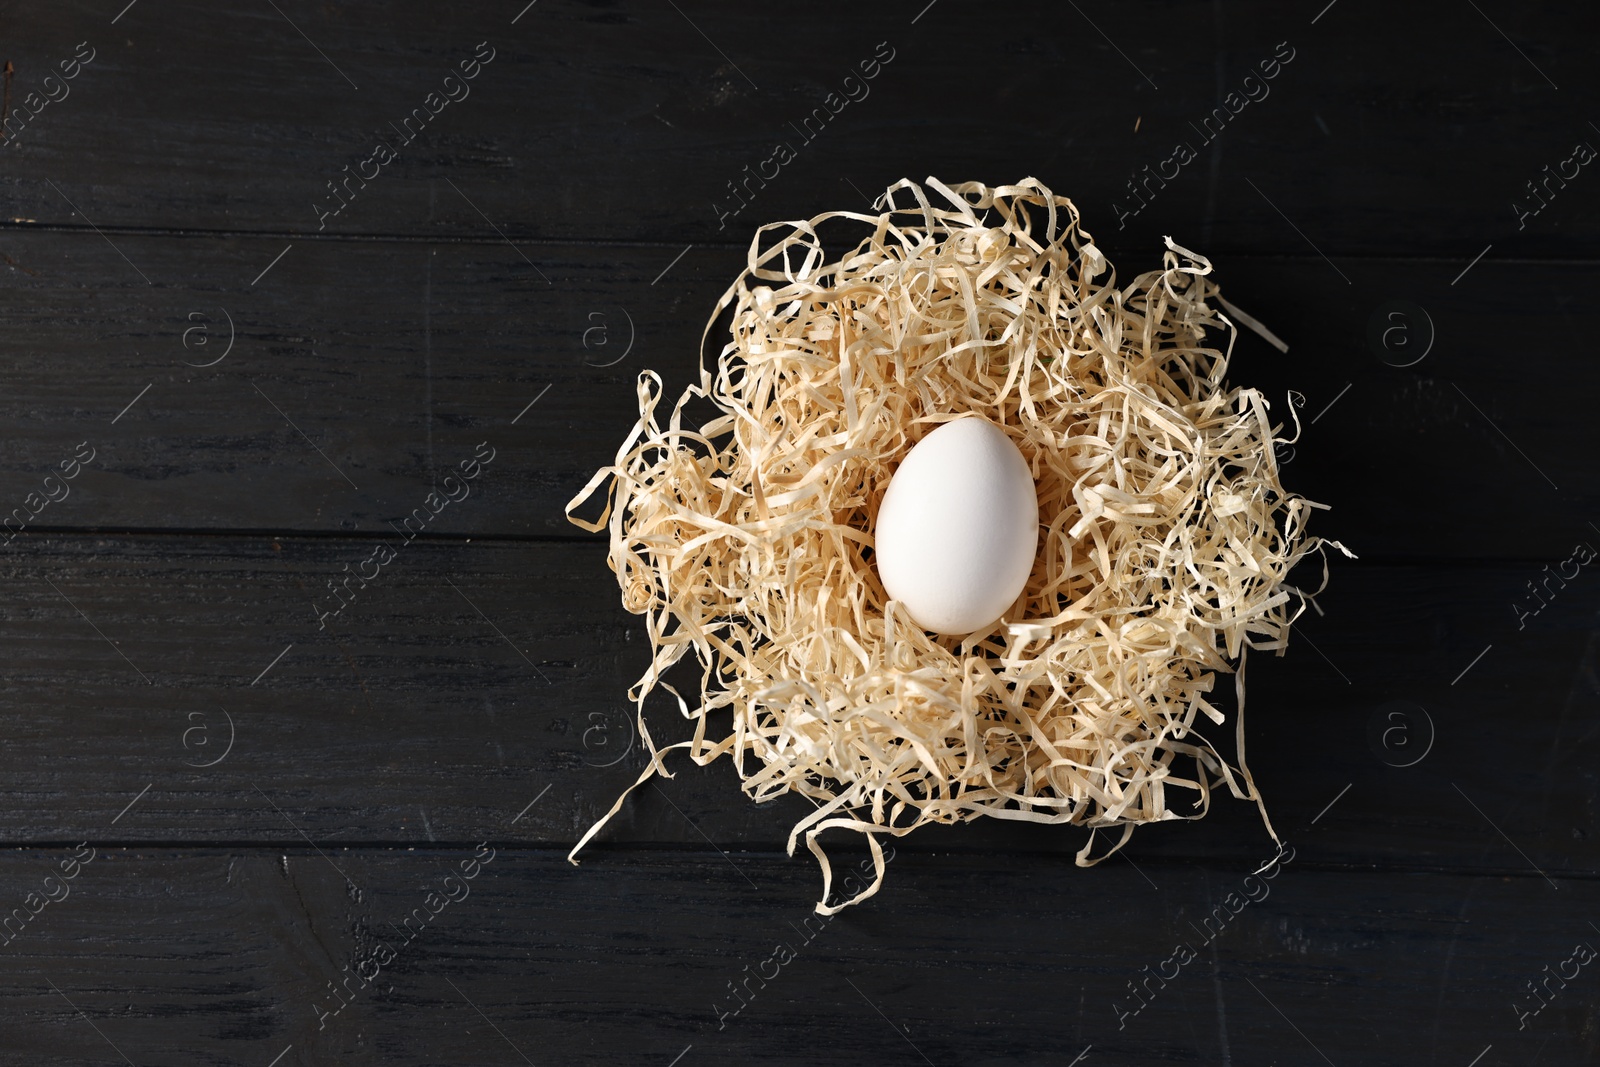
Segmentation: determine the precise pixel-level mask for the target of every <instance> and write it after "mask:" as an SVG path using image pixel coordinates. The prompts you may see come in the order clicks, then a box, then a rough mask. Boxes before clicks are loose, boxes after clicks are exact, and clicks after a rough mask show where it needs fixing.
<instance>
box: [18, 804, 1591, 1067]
mask: <svg viewBox="0 0 1600 1067" xmlns="http://www.w3.org/2000/svg"><path fill="white" fill-rule="evenodd" d="M509 814H510V813H502V815H503V816H504V817H509ZM501 821H503V819H502V820H501ZM483 832H484V834H485V836H487V837H490V838H492V837H493V833H492V829H491V828H489V827H485V828H484V830H483ZM1319 845H1320V842H1319V841H1317V840H1316V838H1315V836H1314V835H1307V836H1306V837H1305V838H1304V839H1303V840H1301V841H1300V842H1298V843H1297V845H1296V848H1295V856H1294V859H1293V860H1292V862H1290V863H1288V864H1287V865H1284V866H1282V867H1281V868H1280V869H1279V870H1278V871H1277V873H1276V875H1275V876H1274V877H1272V878H1270V879H1260V878H1257V879H1249V880H1248V881H1247V879H1248V876H1249V875H1250V872H1251V870H1252V867H1253V864H1239V865H1232V866H1229V865H1206V866H1200V867H1147V868H1145V873H1146V874H1147V875H1150V876H1151V877H1152V878H1153V879H1154V885H1152V884H1151V883H1149V882H1147V881H1145V880H1144V879H1143V878H1141V876H1140V874H1139V873H1137V872H1135V871H1133V870H1132V869H1130V868H1128V867H1126V866H1124V867H1122V868H1121V869H1120V870H1116V871H1111V870H1107V871H1104V872H1101V873H1100V874H1099V876H1098V883H1099V884H1098V887H1097V889H1096V891H1095V892H1093V893H1083V892H1075V891H1073V890H1072V889H1071V888H1069V886H1070V883H1071V882H1072V880H1073V879H1074V878H1076V877H1078V876H1079V875H1080V874H1081V872H1078V871H1075V870H1073V869H1072V867H1071V864H1070V861H1069V860H1068V859H1066V858H1064V857H1040V856H1028V855H1017V856H1011V857H1007V858H1006V859H1005V861H1004V862H997V861H996V860H995V859H993V858H984V857H974V856H939V857H927V856H913V855H901V856H897V858H896V859H895V860H894V861H893V868H894V877H895V879H896V882H897V886H896V893H895V901H894V903H893V906H878V907H865V908H856V909H852V910H850V911H847V912H845V913H844V914H841V915H840V916H838V917H837V918H834V919H833V920H831V921H829V922H823V921H820V920H818V919H817V918H816V917H815V916H809V912H808V906H807V903H806V902H807V901H808V899H809V897H808V894H809V893H810V892H811V889H812V887H811V885H810V881H809V878H808V877H807V876H806V875H805V874H804V873H802V872H800V871H797V870H796V869H795V868H794V866H793V865H792V864H790V863H788V862H786V861H784V860H783V859H781V858H774V857H771V856H768V855H764V854H743V853H737V854H734V855H732V856H730V857H727V858H724V857H719V856H716V855H714V854H711V855H701V856H692V857H691V856H678V857H662V856H658V855H652V854H648V853H630V854H628V855H627V856H625V857H619V858H618V859H617V861H616V862H614V863H613V864H612V865H610V866H609V867H608V868H607V869H606V870H604V871H603V872H602V871H599V870H596V869H591V868H588V867H586V868H583V869H580V870H576V871H575V870H573V869H572V868H571V867H569V866H568V865H567V864H566V863H565V862H564V861H563V860H562V859H561V857H560V856H559V855H555V854H551V853H548V852H537V851H535V852H528V851H522V850H513V849H506V848H504V847H497V846H496V845H495V844H494V843H493V842H492V840H491V842H490V843H489V845H488V848H489V849H490V850H492V858H491V859H490V860H489V862H488V863H487V864H481V863H480V864H478V871H477V874H476V877H475V878H473V879H472V880H471V881H464V880H462V879H461V878H460V874H461V873H462V869H461V866H460V865H461V863H462V862H463V861H466V860H470V859H471V858H472V857H473V856H474V855H475V854H478V853H477V850H476V849H475V848H474V846H470V845H469V846H466V847H463V848H459V849H427V848H420V849H417V850H415V851H400V852H373V851H370V850H369V851H361V852H347V851H344V850H334V851H331V852H328V853H327V854H325V855H319V854H317V853H316V852H313V851H311V850H309V849H305V848H303V847H302V848H291V849H286V850H284V851H283V852H282V853H278V852H273V853H270V854H265V853H263V852H262V851H261V850H253V851H250V852H246V853H238V852H234V851H230V850H226V849H214V850H206V851H205V852H202V853H199V854H196V853H194V852H189V851H173V850H165V849H161V850H126V851H124V850H122V849H110V848H106V849H100V850H99V851H98V852H97V854H96V856H95V858H94V859H93V860H92V861H91V862H90V863H89V864H88V865H87V866H85V867H83V868H82V870H81V873H80V874H79V875H78V877H77V878H76V879H75V880H74V881H73V882H71V883H68V884H69V885H70V886H71V887H72V889H71V893H70V895H69V896H67V897H66V899H64V900H61V901H60V902H58V903H52V904H49V905H48V906H46V907H45V908H44V909H43V910H42V911H41V912H40V914H38V915H37V916H35V917H34V918H33V919H32V920H31V921H30V922H29V923H28V924H27V925H25V926H23V927H22V928H21V931H22V932H21V934H20V935H19V936H17V937H16V938H15V939H14V940H12V941H10V942H9V943H7V944H6V946H5V947H4V949H3V950H0V951H4V952H5V953H6V954H7V963H6V970H5V977H4V979H0V1014H3V1016H4V1018H5V1020H6V1029H7V1043H8V1046H9V1051H10V1052H11V1054H12V1055H13V1057H14V1060H13V1062H28V1063H34V1064H39V1065H41V1067H45V1065H49V1067H54V1065H58V1064H60V1065H65V1064H81V1063H86V1062H89V1063H103V1062H120V1061H118V1060H116V1058H115V1054H114V1053H113V1051H112V1048H111V1047H110V1046H112V1045H114V1046H115V1047H116V1049H118V1050H120V1051H121V1052H122V1053H123V1054H124V1055H125V1056H127V1057H128V1059H129V1060H130V1061H131V1062H134V1063H161V1064H170V1065H173V1067H180V1065H189V1064H222V1063H238V1062H246V1063H261V1064H266V1063H268V1062H270V1061H272V1059H273V1057H274V1056H277V1055H280V1054H282V1053H284V1051H285V1050H286V1049H287V1050H288V1053H287V1055H285V1056H284V1059H283V1060H282V1061H280V1062H281V1063H293V1064H321V1063H333V1062H337V1063H349V1064H386V1065H387V1064H402V1065H411V1064H460V1063H486V1064H488V1063H521V1062H533V1063H544V1062H560V1063H617V1062H624V1061H632V1062H637V1061H641V1060H642V1061H643V1062H659V1063H663V1064H665V1063H670V1062H671V1061H672V1059H673V1057H674V1056H678V1055H679V1054H681V1053H684V1052H685V1050H690V1051H689V1052H688V1054H687V1055H685V1056H684V1059H683V1060H682V1062H684V1063H687V1062H690V1061H691V1057H692V1059H693V1060H694V1061H695V1062H708V1063H729V1064H733V1063H749V1062H753V1061H755V1060H757V1059H759V1060H761V1061H763V1062H777V1063H786V1064H790V1063H792V1064H826V1063H838V1062H841V1061H843V1062H852V1063H922V1062H924V1061H926V1062H930V1063H971V1064H1008V1063H1019V1062H1026V1063H1068V1062H1071V1060H1072V1058H1073V1057H1074V1056H1078V1055H1079V1054H1080V1053H1082V1052H1083V1050H1084V1049H1085V1048H1086V1047H1088V1046H1092V1049H1093V1050H1092V1052H1091V1053H1090V1055H1089V1056H1088V1057H1087V1058H1085V1059H1084V1060H1083V1061H1082V1062H1084V1063H1091V1062H1095V1061H1097V1060H1098V1061H1101V1062H1130V1061H1131V1062H1138V1063H1150V1064H1199V1063H1207V1064H1214V1063H1219V1062H1230V1061H1231V1062H1234V1063H1270V1062H1274V1059H1275V1060H1276V1062H1280V1063H1281V1062H1291V1063H1320V1062H1324V1061H1323V1059H1322V1058H1319V1053H1320V1056H1321V1057H1325V1058H1326V1060H1327V1062H1332V1063H1361V1064H1372V1065H1397V1067H1416V1065H1418V1064H1440V1065H1450V1064H1458V1063H1467V1062H1469V1061H1470V1060H1471V1058H1472V1057H1473V1056H1475V1055H1478V1054H1479V1053H1480V1052H1482V1050H1483V1049H1484V1047H1485V1046H1486V1045H1490V1044H1492V1045H1493V1046H1494V1048H1495V1050H1496V1052H1497V1053H1498V1054H1499V1055H1500V1057H1501V1062H1532V1061H1533V1060H1532V1058H1533V1056H1535V1055H1538V1054H1541V1050H1542V1059H1541V1061H1540V1062H1551V1063H1580V1062H1587V1061H1589V1060H1591V1059H1592V1058H1593V1057H1594V1056H1595V1055H1597V1054H1600V1046H1597V1045H1596V1039H1595V1035H1594V1033H1593V1031H1592V1029H1591V1028H1589V1027H1588V1026H1586V1025H1585V1022H1584V1020H1585V1018H1586V1016H1587V1014H1588V1010H1589V1006H1590V1005H1592V1003H1593V1000H1592V993H1590V992H1589V990H1587V989H1586V988H1585V986H1586V985H1587V984H1591V983H1592V982H1593V981H1594V980H1595V977H1594V975H1592V974H1590V973H1589V970H1590V969H1592V965H1591V968H1586V969H1584V970H1583V971H1582V972H1580V973H1581V977H1580V978H1579V979H1577V980H1575V981H1573V982H1571V983H1570V984H1569V986H1568V988H1566V989H1564V990H1560V991H1558V992H1557V993H1556V994H1555V995H1554V997H1553V998H1552V999H1551V1000H1550V1001H1549V1003H1548V1004H1547V1006H1546V1007H1545V1008H1544V1009H1543V1010H1542V1011H1541V1012H1539V1013H1538V1014H1537V1015H1534V1016H1531V1017H1530V1018H1528V1019H1527V1020H1526V1024H1527V1025H1526V1026H1525V1027H1524V1028H1523V1029H1521V1030H1519V1029H1518V1021H1519V1016H1518V1014H1517V1012H1516V1010H1515V1009H1514V1008H1513V1004H1514V1003H1517V1002H1518V1001H1517V998H1518V994H1519V992H1521V993H1522V997H1523V1000H1524V1001H1530V1002H1531V998H1530V996H1529V994H1527V993H1526V991H1525V990H1523V989H1522V988H1521V987H1522V985H1523V983H1524V982H1525V981H1526V980H1528V979H1532V978H1537V977H1540V976H1542V974H1543V968H1544V967H1546V966H1547V965H1549V966H1551V967H1552V968H1554V967H1556V966H1557V965H1559V964H1560V963H1561V962H1562V961H1563V960H1565V959H1567V958H1568V957H1569V956H1570V954H1571V952H1572V948H1573V944H1574V942H1578V941H1584V940H1589V941H1591V942H1592V940H1593V939H1594V934H1593V932H1592V931H1590V930H1589V928H1588V927H1587V926H1586V925H1585V924H1584V923H1583V922H1582V921H1581V920H1579V919H1575V918H1574V917H1572V915H1571V914H1570V913H1568V912H1565V911H1563V910H1561V909H1556V908H1551V907H1550V906H1549V905H1550V903H1551V902H1552V901H1553V900H1555V899H1556V898H1558V897H1559V896H1560V894H1559V893H1556V892H1552V891H1551V890H1550V888H1549V887H1548V886H1546V885H1544V883H1542V882H1540V881H1538V880H1537V879H1525V878H1510V879H1481V878H1463V877H1460V876H1455V875H1443V874H1436V875H1403V876H1397V875H1381V874H1370V873H1332V872H1327V871H1318V870H1315V869H1312V868H1311V867H1310V866H1304V867H1303V866H1302V865H1303V864H1304V865H1310V864H1314V863H1315V859H1316V855H1317V850H1318V848H1319ZM483 854H484V855H489V853H483ZM59 855H60V854H58V853H55V852H31V851H29V852H21V853H9V854H7V856H6V858H5V859H4V860H3V861H0V863H3V865H4V872H3V877H4V878H5V879H6V881H7V882H8V883H12V882H15V883H18V884H19V885H31V884H32V883H34V882H42V880H43V878H44V876H45V875H46V874H47V873H48V872H49V871H51V870H52V869H54V868H55V866H56V864H57V863H58V857H59ZM1257 858H1258V859H1264V858H1266V857H1265V856H1262V857H1257ZM452 873H454V874H455V875H456V881H455V882H453V883H451V884H450V889H449V891H450V893H451V895H452V896H453V897H454V898H457V899H455V900H452V901H450V902H447V903H442V904H435V905H434V906H433V907H430V906H429V905H428V904H427V903H426V902H427V900H428V897H429V894H430V893H441V889H442V887H444V886H445V885H446V882H445V879H446V876H448V875H451V874H452ZM1590 884H1592V883H1590ZM1565 888H1566V889H1580V890H1581V889H1582V888H1583V887H1582V886H1572V885H1569V886H1567V887H1565ZM438 899H439V900H440V901H441V902H442V901H444V900H445V899H446V898H444V897H443V896H442V893H441V896H440V897H439V898H438ZM1219 908H1221V909H1222V911H1221V912H1220V913H1219V912H1218V910H1217V909H1219ZM416 909H424V914H425V915H426V916H427V918H428V920H429V921H428V922H427V923H425V924H424V923H422V922H421V921H420V920H418V919H416V918H413V919H412V923H411V925H410V926H406V925H405V920H406V919H407V918H408V917H410V916H413V915H414V913H415V910H416ZM435 909H436V913H435ZM808 916H809V924H808ZM780 946H786V947H787V948H788V949H789V950H790V953H792V958H789V955H787V954H785V953H784V952H783V949H782V948H780ZM1184 947H1186V948H1188V949H1189V950H1190V951H1191V952H1192V954H1193V958H1192V959H1191V960H1190V961H1189V962H1188V963H1187V964H1185V965H1182V966H1178V965H1177V964H1176V960H1175V959H1174V956H1175V954H1178V953H1180V950H1181V949H1182V948H1184ZM1179 958H1181V956H1180V957H1179ZM385 959H388V960H389V962H388V964H387V965H381V966H380V964H379V961H381V960H385ZM778 960H783V961H784V962H783V964H782V965H781V966H780V965H779V963H778V962H777V961H778ZM1169 961H1171V962H1169ZM1164 964H1165V966H1163V965H1164ZM347 968H348V970H347ZM1158 972H1164V973H1165V974H1166V975H1167V976H1168V978H1169V979H1170V980H1169V981H1167V982H1165V983H1163V982H1161V981H1159V979H1157V978H1150V980H1149V984H1148V986H1144V987H1143V988H1144V989H1145V990H1147V992H1145V994H1144V997H1143V999H1144V1002H1145V1006H1143V1007H1142V1008H1141V1007H1139V1001H1138V1000H1136V999H1135V998H1134V996H1133V995H1132V994H1131V993H1130V991H1129V989H1128V986H1129V983H1130V982H1131V983H1143V982H1144V981H1145V980H1146V979H1147V977H1148V976H1151V975H1157V974H1158ZM351 973H359V974H360V975H362V976H365V977H367V978H368V979H371V980H370V981H369V982H367V983H365V984H364V983H363V982H362V981H360V980H359V979H350V981H349V982H348V984H344V985H343V988H344V989H345V990H346V991H347V992H346V993H345V994H344V999H343V1001H341V1000H340V999H336V997H335V994H334V993H333V992H331V991H330V983H333V984H340V983H342V982H343V980H344V979H345V978H346V977H347V976H348V975H350V974H351ZM763 976H764V977H765V978H766V979H767V980H766V981H763V980H762V979H763ZM1424 976H1425V977H1424ZM747 978H748V980H749V984H748V985H745V984H744V983H745V980H746V979H747ZM47 980H48V982H50V983H53V984H54V985H55V987H56V988H55V989H52V988H51V987H50V985H49V984H47ZM730 984H732V985H734V986H742V987H743V988H744V989H746V990H748V992H747V993H745V994H744V995H743V1002H744V1005H745V1006H744V1007H743V1008H742V1010H737V1009H739V1004H740V1003H741V1001H740V1000H738V999H735V997H734V996H733V994H732V992H731V991H730ZM1551 988H1552V989H1554V988H1555V987H1554V986H1552V987H1551ZM341 1002H343V1003H344V1005H345V1006H344V1007H343V1009H342V1010H339V1011H338V1013H337V1014H333V1011H334V1009H335V1008H337V1007H338V1006H339V1005H340V1004H341ZM1329 1002H1336V1003H1338V1004H1339V1005H1340V1010H1339V1011H1337V1012H1329V1011H1328V1010H1327V1007H1326V1005H1327V1004H1328V1003H1329ZM736 1010H737V1013H736V1014H735V1011H736ZM80 1012H81V1014H80ZM325 1012H326V1013H329V1014H328V1016H327V1017H326V1018H324V1017H323V1013H325ZM319 1024H320V1025H319ZM96 1030H98V1031H99V1033H97V1032H96ZM691 1047H692V1049H691ZM224 1049H226V1050H228V1051H227V1052H226V1053H224V1052H222V1051H221V1050H224ZM519 1052H520V1053H521V1054H522V1057H525V1059H523V1058H519V1055H518V1053H519Z"/></svg>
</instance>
